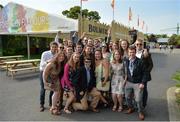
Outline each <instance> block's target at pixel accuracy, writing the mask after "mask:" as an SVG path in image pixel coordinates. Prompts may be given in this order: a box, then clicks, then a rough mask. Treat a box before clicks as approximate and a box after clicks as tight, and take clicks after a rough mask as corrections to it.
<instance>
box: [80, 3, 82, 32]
mask: <svg viewBox="0 0 180 122" xmlns="http://www.w3.org/2000/svg"><path fill="white" fill-rule="evenodd" d="M80 5H81V6H80V16H81V18H80V19H81V20H80V21H81V27H80V28H81V31H80V35H82V0H80Z"/></svg>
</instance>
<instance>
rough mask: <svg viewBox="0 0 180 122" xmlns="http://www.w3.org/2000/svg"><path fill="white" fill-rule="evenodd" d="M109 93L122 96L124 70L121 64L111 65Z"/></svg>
mask: <svg viewBox="0 0 180 122" xmlns="http://www.w3.org/2000/svg"><path fill="white" fill-rule="evenodd" d="M111 72H112V73H111V75H112V79H111V93H113V94H124V88H123V87H124V77H125V68H124V65H123V63H118V64H114V63H111Z"/></svg>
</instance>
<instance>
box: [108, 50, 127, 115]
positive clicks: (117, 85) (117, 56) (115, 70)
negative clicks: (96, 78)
mask: <svg viewBox="0 0 180 122" xmlns="http://www.w3.org/2000/svg"><path fill="white" fill-rule="evenodd" d="M111 76H112V79H111V93H112V100H113V103H114V105H113V108H112V111H116V109H117V108H118V112H121V111H122V110H123V94H124V90H123V88H124V85H125V81H126V78H127V75H126V68H125V65H124V64H123V61H122V56H121V53H120V51H118V50H116V51H115V52H114V54H113V61H112V62H111ZM118 105H119V107H117V106H118Z"/></svg>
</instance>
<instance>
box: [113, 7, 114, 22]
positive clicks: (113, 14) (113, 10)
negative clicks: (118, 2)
mask: <svg viewBox="0 0 180 122" xmlns="http://www.w3.org/2000/svg"><path fill="white" fill-rule="evenodd" d="M113 21H114V7H113Z"/></svg>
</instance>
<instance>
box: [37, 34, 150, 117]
mask: <svg viewBox="0 0 180 122" xmlns="http://www.w3.org/2000/svg"><path fill="white" fill-rule="evenodd" d="M152 68H153V61H152V59H151V54H150V52H149V50H148V49H146V48H144V46H143V40H141V39H137V40H136V42H135V43H134V44H132V45H130V44H129V41H128V40H126V39H120V40H119V41H115V42H113V41H111V40H108V41H107V40H106V41H103V40H101V39H92V38H88V37H85V35H84V34H83V36H82V37H81V38H80V39H79V40H78V41H77V43H76V44H74V43H73V41H72V40H66V39H64V40H63V42H62V43H59V42H57V41H53V42H51V43H50V50H48V51H45V52H43V53H42V56H41V62H40V86H41V90H40V111H44V109H45V107H44V104H45V91H46V90H49V91H50V94H49V106H50V112H51V114H53V115H60V113H61V109H63V111H64V112H65V113H67V114H71V113H72V112H75V111H77V110H83V111H86V110H91V111H93V112H99V111H100V110H99V108H100V107H98V106H99V105H102V106H103V107H112V108H111V109H112V111H114V112H115V111H117V112H122V111H125V110H126V111H125V113H126V114H130V113H132V112H134V111H135V109H137V112H138V117H139V119H140V120H144V118H145V116H144V110H145V107H146V104H147V98H148V91H147V83H148V81H150V80H151V75H150V72H151V70H152ZM62 106H63V108H62Z"/></svg>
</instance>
